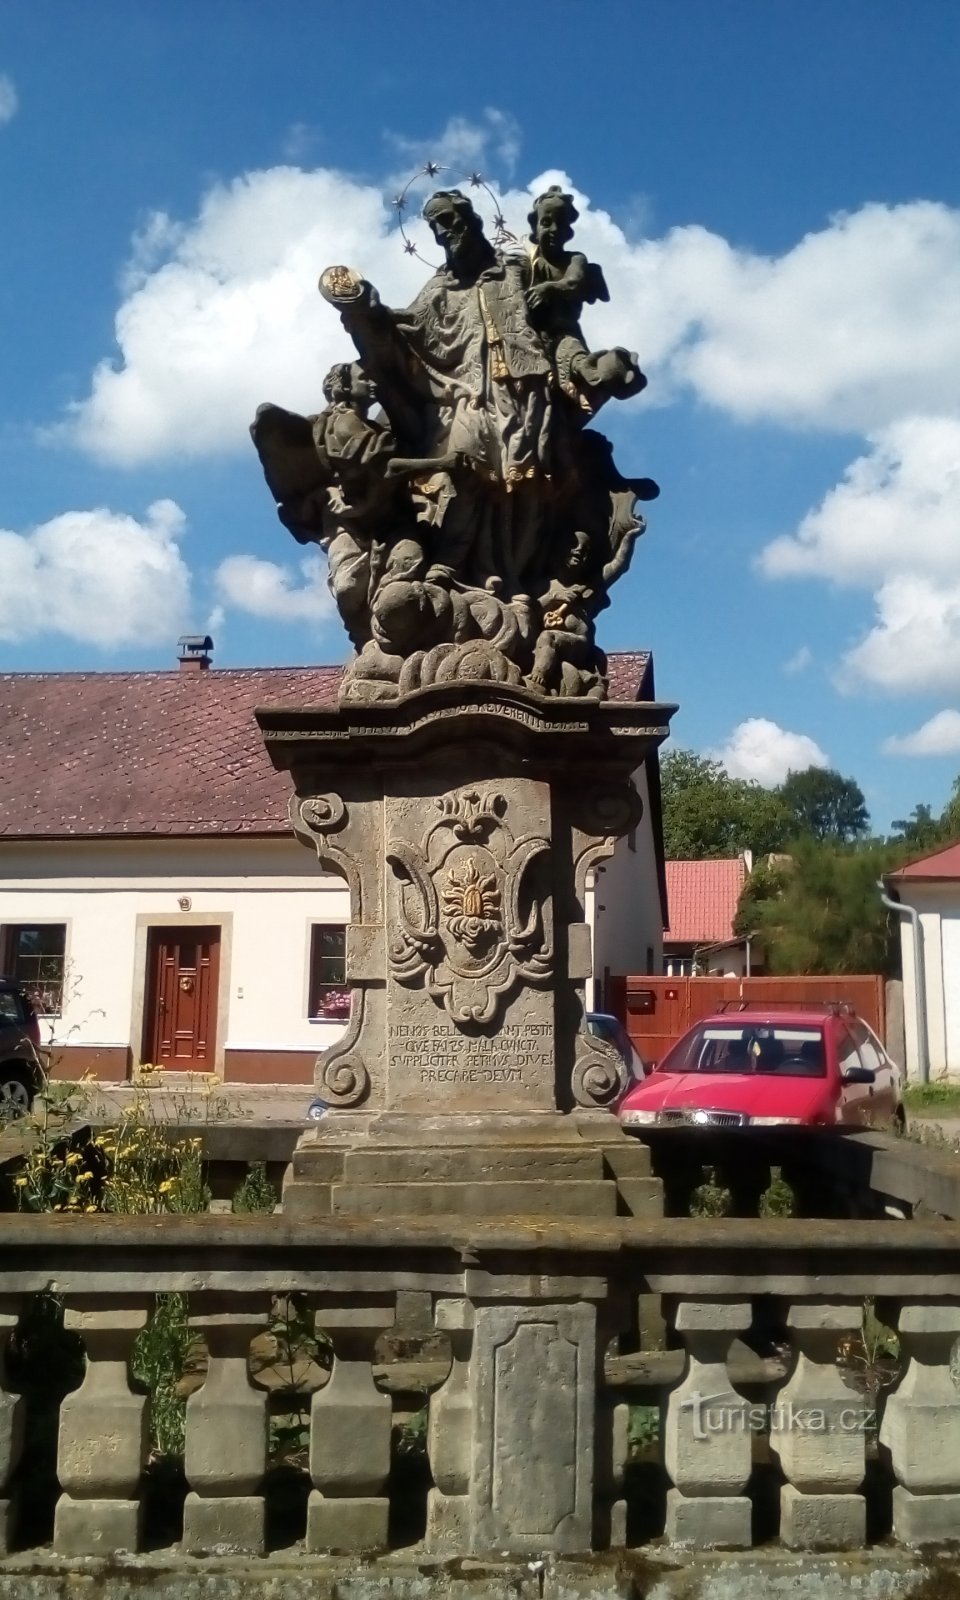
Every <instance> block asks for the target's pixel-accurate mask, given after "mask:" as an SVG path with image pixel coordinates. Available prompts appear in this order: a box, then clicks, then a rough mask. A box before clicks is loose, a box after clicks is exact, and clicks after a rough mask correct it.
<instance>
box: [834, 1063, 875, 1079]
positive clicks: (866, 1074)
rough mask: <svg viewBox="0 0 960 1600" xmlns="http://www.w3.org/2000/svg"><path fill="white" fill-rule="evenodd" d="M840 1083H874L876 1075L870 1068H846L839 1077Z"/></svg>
mask: <svg viewBox="0 0 960 1600" xmlns="http://www.w3.org/2000/svg"><path fill="white" fill-rule="evenodd" d="M840 1081H841V1083H876V1081H877V1074H876V1073H875V1072H874V1070H873V1068H872V1067H848V1068H847V1070H846V1072H844V1073H843V1074H842V1076H841V1080H840Z"/></svg>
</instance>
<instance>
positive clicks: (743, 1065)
mask: <svg viewBox="0 0 960 1600" xmlns="http://www.w3.org/2000/svg"><path fill="white" fill-rule="evenodd" d="M658 1071H660V1072H738V1073H739V1072H751V1073H757V1072H765V1073H776V1074H777V1075H778V1076H779V1077H784V1078H823V1077H825V1076H826V1071H827V1064H826V1055H825V1052H824V1043H823V1029H822V1028H815V1027H810V1028H802V1027H791V1026H789V1025H784V1024H782V1023H774V1022H736V1023H734V1022H730V1023H722V1022H712V1023H705V1024H703V1025H702V1026H701V1027H699V1028H694V1029H693V1030H692V1031H691V1032H690V1033H688V1034H685V1035H684V1037H683V1038H682V1039H679V1040H678V1041H677V1043H676V1044H675V1045H674V1047H673V1049H672V1050H670V1051H668V1052H667V1054H666V1055H665V1056H664V1058H663V1061H662V1062H661V1063H660V1066H659V1068H658Z"/></svg>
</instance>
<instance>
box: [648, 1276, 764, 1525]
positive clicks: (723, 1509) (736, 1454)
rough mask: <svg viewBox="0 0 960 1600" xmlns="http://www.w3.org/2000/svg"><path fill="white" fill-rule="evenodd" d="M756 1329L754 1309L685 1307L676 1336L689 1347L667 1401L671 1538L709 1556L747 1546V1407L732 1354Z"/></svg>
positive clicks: (715, 1303) (710, 1304) (720, 1304)
mask: <svg viewBox="0 0 960 1600" xmlns="http://www.w3.org/2000/svg"><path fill="white" fill-rule="evenodd" d="M750 1322H751V1310H750V1305H749V1303H746V1302H742V1301H732V1300H729V1301H728V1300H684V1301H681V1303H680V1306H679V1307H678V1310H677V1317H676V1329H677V1332H678V1333H679V1334H681V1335H682V1337H683V1342H684V1344H685V1345H686V1347H687V1369H686V1372H685V1374H684V1377H683V1381H682V1382H681V1383H680V1384H679V1385H678V1387H677V1388H676V1389H674V1390H672V1391H671V1393H670V1395H669V1396H668V1398H667V1407H666V1417H665V1419H664V1430H663V1431H664V1463H665V1465H666V1469H667V1472H668V1473H669V1475H670V1478H671V1479H672V1481H673V1488H672V1489H670V1490H668V1492H667V1527H666V1533H667V1538H668V1539H669V1540H670V1541H671V1542H672V1543H674V1544H687V1545H694V1546H696V1547H697V1548H698V1549H712V1548H714V1547H716V1546H720V1545H724V1546H728V1547H731V1548H737V1547H743V1546H747V1545H749V1544H750V1510H751V1507H750V1500H749V1498H748V1496H746V1495H744V1494H743V1493H742V1491H743V1489H744V1488H745V1487H746V1484H747V1480H748V1478H749V1477H750V1466H751V1449H750V1444H751V1440H750V1421H751V1413H750V1407H749V1406H748V1404H747V1402H746V1400H744V1398H743V1396H742V1395H739V1394H737V1393H736V1391H735V1390H734V1389H733V1388H732V1387H731V1385H730V1380H729V1378H728V1377H727V1353H728V1351H729V1349H730V1345H731V1343H732V1342H733V1338H734V1335H735V1334H737V1333H742V1332H744V1331H745V1330H746V1329H747V1328H749V1326H750Z"/></svg>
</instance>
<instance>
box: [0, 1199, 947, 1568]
mask: <svg viewBox="0 0 960 1600" xmlns="http://www.w3.org/2000/svg"><path fill="white" fill-rule="evenodd" d="M50 1289H52V1290H53V1291H54V1292H55V1293H56V1294H57V1295H58V1297H59V1298H60V1300H61V1302H62V1305H63V1308H64V1324H65V1327H66V1328H67V1329H68V1330H71V1331H72V1332H73V1333H74V1334H75V1335H77V1336H78V1337H79V1339H80V1340H82V1343H83V1348H84V1351H85V1357H86V1365H85V1371H84V1373H83V1377H82V1382H81V1383H80V1385H79V1387H77V1388H75V1389H74V1390H73V1391H72V1392H70V1393H68V1394H67V1395H66V1396H65V1398H64V1399H63V1400H62V1402H61V1404H60V1410H59V1428H58V1434H57V1437H56V1440H55V1441H51V1450H55V1463H52V1465H55V1471H56V1477H57V1480H58V1483H59V1491H60V1492H59V1497H58V1498H57V1499H56V1504H55V1509H54V1513H53V1518H52V1543H53V1550H54V1552H55V1553H57V1554H59V1555H60V1556H62V1557H64V1558H74V1557H77V1556H85V1555H97V1554H103V1553H108V1552H113V1551H119V1550H129V1551H138V1550H141V1551H142V1550H144V1549H147V1548H150V1546H151V1543H153V1544H154V1545H156V1543H157V1542H158V1541H157V1538H156V1534H155V1533H154V1532H152V1531H151V1524H150V1518H149V1516H147V1515H145V1511H146V1510H147V1509H148V1502H149V1500H150V1495H151V1494H153V1495H154V1496H155V1495H156V1492H157V1491H156V1485H155V1483H154V1485H153V1487H152V1489H150V1490H149V1492H148V1482H149V1481H151V1474H150V1472H148V1470H147V1469H148V1458H149V1438H150V1426H149V1425H150V1417H149V1407H150V1402H149V1398H148V1396H146V1395H144V1394H143V1393H138V1392H137V1385H136V1383H135V1382H133V1381H132V1379H131V1372H130V1357H131V1351H132V1348H133V1343H134V1340H135V1339H136V1337H137V1334H138V1333H139V1331H140V1330H141V1329H142V1328H143V1327H144V1326H145V1324H146V1322H147V1319H148V1316H149V1315H150V1314H151V1310H152V1307H153V1305H154V1303H155V1299H154V1297H155V1296H156V1295H157V1294H158V1293H164V1292H167V1291H176V1292H178V1293H180V1294H182V1295H184V1296H185V1297H186V1299H187V1304H188V1307H189V1321H190V1326H191V1329H192V1330H193V1331H194V1333H195V1335H196V1336H197V1338H199V1339H202V1340H203V1343H204V1344H205V1346H206V1351H207V1356H206V1363H205V1366H204V1370H203V1376H202V1381H201V1382H200V1383H199V1386H198V1387H196V1388H195V1389H194V1392H193V1393H192V1394H191V1395H190V1397H189V1400H188V1401H187V1405H186V1423H185V1428H186V1431H185V1450H184V1456H183V1478H184V1479H185V1484H184V1482H183V1480H180V1490H179V1505H178V1507H177V1520H178V1526H181V1525H182V1533H181V1536H180V1543H179V1554H180V1557H181V1558H182V1559H184V1560H187V1559H189V1558H190V1557H193V1556H202V1555H209V1554H213V1553H217V1552H221V1551H228V1552H240V1553H243V1554H245V1555H246V1556H249V1557H254V1558H256V1557H260V1556H262V1555H264V1554H266V1553H267V1552H269V1551H270V1550H271V1549H275V1548H277V1547H278V1542H277V1535H276V1531H275V1529H276V1528H277V1527H279V1526H280V1521H278V1520H277V1519H275V1518H274V1519H272V1517H271V1505H272V1499H271V1497H272V1495H273V1494H274V1492H275V1479H276V1472H275V1470H274V1469H275V1463H273V1461H272V1457H271V1435H270V1401H269V1395H268V1393H267V1392H266V1390H265V1388H264V1387H263V1386H262V1384H260V1383H258V1382H257V1381H256V1379H255V1378H254V1377H252V1376H251V1369H250V1363H249V1360H248V1356H249V1352H250V1347H251V1343H252V1341H253V1340H254V1339H255V1337H256V1336H257V1335H258V1334H260V1333H261V1332H262V1330H263V1328H264V1326H265V1325H266V1322H267V1319H268V1315H269V1312H270V1307H271V1301H272V1299H273V1297H276V1296H291V1295H295V1296H298V1297H299V1299H300V1304H301V1305H305V1306H307V1307H309V1310H310V1314H311V1316H312V1317H313V1318H314V1319H315V1325H316V1328H317V1329H318V1330H319V1331H320V1332H321V1333H322V1335H323V1345H324V1350H325V1352H326V1356H325V1359H326V1360H327V1362H328V1363H329V1376H326V1374H319V1369H318V1368H317V1367H316V1366H315V1367H314V1374H315V1379H316V1381H315V1382H314V1386H313V1389H312V1393H311V1394H310V1395H308V1396H305V1397H304V1405H303V1409H304V1415H305V1416H307V1417H308V1423H307V1429H308V1440H309V1444H308V1449H306V1450H305V1451H304V1452H303V1455H302V1458H301V1459H299V1460H297V1461H294V1462H293V1463H292V1464H291V1463H288V1464H287V1468H286V1479H285V1481H286V1485H287V1491H288V1492H289V1487H290V1481H291V1478H295V1479H296V1480H297V1483H299V1484H300V1486H301V1488H302V1495H301V1498H300V1500H299V1501H298V1504H299V1505H300V1507H301V1512H302V1515H301V1516H300V1521H299V1523H298V1524H297V1525H296V1526H295V1527H293V1531H292V1533H291V1532H290V1527H291V1524H290V1521H289V1518H288V1519H287V1521H286V1522H285V1523H284V1524H283V1526H284V1527H286V1528H287V1535H286V1540H287V1542H286V1547H287V1548H289V1547H290V1545H291V1543H292V1542H296V1541H299V1542H300V1546H301V1547H302V1548H304V1549H305V1550H306V1552H307V1553H309V1554H315V1553H321V1552H325V1551H334V1552H348V1553H349V1552H353V1553H359V1552H366V1551H378V1550H385V1549H387V1548H389V1547H391V1546H396V1545H397V1544H400V1543H403V1542H407V1543H416V1544H417V1546H418V1548H420V1549H422V1550H423V1552H424V1553H425V1554H429V1555H432V1556H436V1557H446V1556H450V1555H457V1554H460V1555H465V1554H474V1555H483V1554H485V1553H489V1552H492V1551H498V1552H503V1551H506V1552H509V1553H510V1554H511V1555H515V1556H518V1557H524V1558H528V1559H531V1558H540V1557H543V1556H544V1555H549V1554H578V1553H581V1552H585V1551H588V1550H590V1549H597V1548H605V1547H608V1546H610V1545H613V1546H619V1545H622V1544H624V1543H626V1544H638V1543H643V1542H645V1541H649V1540H650V1539H651V1538H653V1539H656V1538H658V1537H662V1538H663V1539H665V1541H666V1542H667V1543H668V1544H674V1545H678V1546H682V1547H688V1548H689V1547H692V1548H697V1549H705V1548H718V1547H719V1548H747V1547H750V1546H751V1545H755V1544H757V1543H759V1542H762V1541H764V1540H777V1539H779V1541H781V1542H782V1543H783V1544H784V1545H786V1546H788V1547H789V1548H791V1549H794V1550H798V1549H799V1550H811V1549H827V1550H850V1549H859V1548H862V1547H864V1546H865V1545H867V1544H869V1543H871V1542H877V1541H881V1540H884V1539H886V1538H888V1537H890V1536H892V1538H893V1539H894V1540H896V1541H899V1542H900V1543H901V1544H904V1545H909V1546H913V1545H925V1544H940V1543H942V1542H944V1541H950V1540H960V1387H958V1382H960V1372H958V1362H957V1351H958V1341H960V1228H958V1227H957V1226H956V1225H954V1224H952V1223H946V1222H936V1223H925V1222H919V1221H917V1222H913V1223H910V1224H908V1225H902V1224H891V1225H890V1226H889V1227H884V1226H878V1225H877V1224H876V1223H871V1222H866V1221H819V1222H817V1223H808V1222H803V1221H797V1220H766V1221H763V1222H757V1221H752V1220H743V1221H741V1220H735V1219H729V1218H723V1219H711V1220H701V1219H683V1218H678V1219H672V1220H671V1221H670V1222H669V1223H668V1224H667V1225H664V1224H663V1223H662V1222H656V1221H652V1222H644V1221H639V1220H635V1219H629V1218H623V1219H610V1220H609V1221H608V1222H604V1223H601V1224H593V1223H590V1224H583V1225H577V1226H573V1225H567V1224H563V1223H557V1224H556V1225H554V1224H541V1225H538V1226H536V1227H534V1226H524V1225H523V1224H522V1223H519V1222H507V1221H502V1222H489V1223H483V1222H469V1223H466V1222H459V1223H455V1222H452V1223H450V1224H448V1225H442V1224H440V1223H438V1222H437V1221H435V1220H433V1219H424V1220H422V1221H417V1222H414V1221H397V1222H395V1223H381V1222H377V1223H366V1222H345V1221H336V1220H331V1221H329V1222H325V1223H323V1224H322V1225H315V1226H308V1225H306V1224H304V1223H302V1222H299V1223H298V1222H293V1221H291V1220H288V1219H284V1218H283V1217H276V1216H275V1217H268V1218H262V1217H213V1216H201V1217H173V1216H169V1217H149V1218H124V1217H91V1218H86V1217H77V1218H72V1217H68V1218H59V1217H57V1218H54V1217H30V1216H15V1217H8V1218H6V1219H5V1225H4V1238H3V1243H2V1245H0V1340H2V1342H3V1344H4V1345H7V1344H9V1342H10V1340H11V1338H12V1337H14V1336H15V1328H16V1324H17V1318H18V1316H20V1315H22V1313H23V1311H24V1309H25V1307H26V1306H27V1303H28V1301H29V1299H30V1297H31V1296H32V1295H34V1294H35V1293H37V1292H38V1291H48V1290H50ZM650 1296H659V1297H661V1299H662V1304H663V1308H664V1314H665V1318H666V1322H667V1327H668V1329H669V1343H670V1346H671V1348H670V1349H668V1350H667V1351H665V1352H663V1353H661V1354H659V1355H658V1354H656V1353H649V1354H646V1353H644V1352H642V1351H641V1352H640V1355H639V1356H636V1357H632V1356H631V1355H630V1354H629V1352H630V1350H631V1349H636V1342H637V1308H638V1305H639V1304H640V1303H641V1302H642V1301H644V1300H646V1299H648V1297H650ZM411 1304H415V1305H416V1306H417V1307H419V1308H420V1311H419V1313H418V1315H419V1316H420V1331H421V1333H422V1332H423V1331H424V1330H425V1328H427V1327H430V1328H432V1329H433V1330H434V1332H435V1333H436V1332H437V1331H439V1333H441V1334H442V1335H444V1336H445V1338H446V1340H447V1344H448V1370H447V1371H446V1374H444V1372H443V1371H442V1370H441V1371H440V1373H439V1375H437V1376H435V1378H434V1379H433V1380H432V1381H431V1388H432V1392H431V1393H430V1395H429V1402H428V1410H427V1413H426V1415H422V1416H421V1419H420V1420H421V1422H422V1428H421V1433H420V1443H421V1448H422V1451H423V1453H424V1458H425V1459H424V1460H423V1461H422V1463H421V1465H422V1468H423V1470H421V1472H420V1474H419V1477H417V1476H416V1474H414V1476H413V1479H410V1480H409V1481H408V1479H407V1478H405V1474H408V1475H409V1473H410V1471H411V1469H410V1465H409V1460H408V1458H407V1457H406V1456H404V1455H403V1454H402V1453H401V1454H398V1452H397V1450H396V1448H395V1445H396V1437H397V1428H396V1423H397V1421H398V1417H397V1415H396V1414H395V1408H396V1407H397V1406H399V1401H398V1400H395V1399H392V1398H391V1395H390V1394H389V1393H387V1392H385V1391H384V1388H383V1385H382V1384H381V1383H380V1381H379V1379H378V1377H377V1374H378V1373H379V1372H380V1370H381V1366H382V1361H383V1357H382V1348H383V1341H384V1338H385V1337H395V1336H396V1335H397V1333H398V1330H400V1331H402V1330H401V1320H400V1319H401V1317H402V1314H405V1311H404V1308H406V1307H409V1306H410V1305H411ZM427 1312H429V1321H427V1320H425V1314H426V1313H427ZM865 1312H866V1316H867V1322H866V1332H864V1329H865V1323H864V1317H865ZM884 1330H886V1331H884ZM751 1343H752V1346H753V1348H752V1350H751ZM378 1352H381V1353H379V1354H378ZM408 1365H409V1363H408ZM325 1376H326V1381H321V1379H322V1378H323V1377H325ZM11 1381H12V1380H11V1379H9V1378H6V1377H3V1378H0V1497H2V1498H0V1537H2V1538H3V1541H4V1545H5V1548H6V1549H7V1550H18V1549H19V1550H23V1549H24V1547H25V1538H24V1535H23V1533H22V1531H21V1530H22V1528H23V1527H24V1526H26V1525H28V1523H29V1519H24V1518H23V1517H22V1516H21V1510H22V1504H23V1499H24V1496H26V1495H27V1494H29V1493H30V1482H31V1480H30V1479H29V1478H28V1477H26V1476H24V1474H25V1472H26V1465H27V1463H26V1456H25V1455H24V1454H22V1453H21V1440H22V1438H23V1436H24V1422H25V1420H26V1422H27V1425H28V1429H29V1420H30V1419H29V1416H25V1413H26V1412H28V1411H29V1405H28V1404H27V1402H26V1401H25V1400H24V1399H23V1398H21V1397H19V1396H18V1395H17V1394H16V1393H15V1392H13V1391H12V1389H11V1388H10V1387H9V1384H10V1383H11ZM407 1409H408V1410H409V1406H408V1408H407ZM413 1431H414V1433H415V1432H416V1430H413ZM409 1433H410V1429H409V1427H408V1434H409ZM35 1456H36V1452H34V1459H33V1462H32V1469H33V1470H34V1471H35V1470H36V1459H35ZM427 1464H428V1465H429V1472H427V1471H426V1466H427ZM151 1470H153V1469H151ZM154 1475H155V1473H154ZM411 1484H412V1487H411ZM167 1492H168V1494H169V1495H172V1496H174V1497H176V1495H177V1493H178V1490H177V1478H176V1474H170V1482H169V1484H168V1486H167ZM298 1492H299V1491H298ZM418 1496H419V1499H418ZM401 1501H402V1502H403V1506H404V1508H405V1510H404V1517H401V1516H400V1515H399V1508H400V1503H401ZM411 1506H412V1507H413V1509H412V1512H411ZM181 1515H182V1524H181V1523H180V1522H179V1518H180V1517H181ZM281 1520H282V1519H281ZM294 1520H296V1519H294ZM166 1521H167V1523H169V1521H170V1519H169V1517H168V1518H167V1519H166ZM26 1542H27V1543H29V1541H28V1540H27V1541H26Z"/></svg>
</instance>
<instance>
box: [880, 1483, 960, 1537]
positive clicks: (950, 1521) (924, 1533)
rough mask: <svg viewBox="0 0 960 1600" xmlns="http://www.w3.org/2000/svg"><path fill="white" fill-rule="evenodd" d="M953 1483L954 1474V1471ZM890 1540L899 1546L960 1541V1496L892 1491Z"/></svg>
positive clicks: (904, 1490) (900, 1490) (901, 1488)
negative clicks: (891, 1530) (893, 1539)
mask: <svg viewBox="0 0 960 1600" xmlns="http://www.w3.org/2000/svg"><path fill="white" fill-rule="evenodd" d="M953 1477H954V1481H956V1477H957V1473H956V1470H954V1473H953ZM893 1537H894V1538H895V1539H896V1540H897V1542H898V1543H899V1544H906V1545H924V1544H956V1543H958V1542H960V1494H912V1493H911V1492H910V1490H909V1489H905V1488H903V1486H902V1485H900V1486H898V1487H897V1488H896V1489H894V1491H893Z"/></svg>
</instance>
